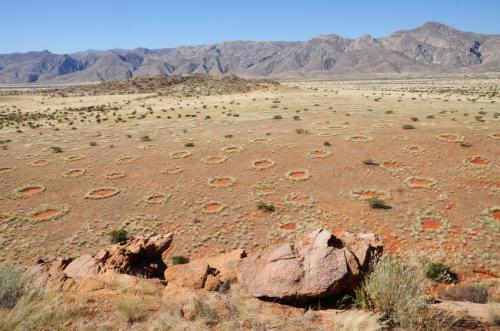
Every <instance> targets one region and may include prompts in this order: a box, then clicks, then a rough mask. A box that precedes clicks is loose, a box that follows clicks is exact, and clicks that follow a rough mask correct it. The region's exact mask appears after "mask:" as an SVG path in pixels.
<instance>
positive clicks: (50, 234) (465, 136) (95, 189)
mask: <svg viewBox="0 0 500 331" xmlns="http://www.w3.org/2000/svg"><path fill="white" fill-rule="evenodd" d="M499 83H500V81H499V80H498V79H488V80H486V79H467V80H405V81H389V80H386V81H336V82H286V83H284V85H285V86H286V88H283V89H282V90H279V91H273V92H252V93H248V94H232V95H222V96H199V97H195V96H193V97H184V98H180V97H175V96H165V95H164V96H158V95H156V94H144V95H137V94H127V95H109V96H77V97H57V98H55V97H50V96H43V95H39V94H33V95H30V94H28V95H19V96H15V95H13V96H0V114H6V113H12V112H13V110H15V109H19V110H22V111H23V112H26V113H33V114H43V113H50V112H54V111H55V110H57V111H58V112H62V111H63V109H64V108H68V107H73V108H80V107H88V106H98V105H104V107H107V108H115V110H112V111H110V112H108V113H107V115H106V117H108V120H107V121H102V122H101V123H97V121H96V117H95V112H94V113H92V112H85V111H82V110H80V111H76V110H73V111H67V116H66V119H62V120H60V122H58V121H57V120H51V119H50V118H39V119H36V118H34V119H33V120H32V122H33V123H38V124H43V126H42V127H40V128H36V129H31V128H29V127H27V126H20V127H19V130H20V131H21V132H18V131H17V130H18V129H17V128H15V126H9V127H5V126H4V127H3V128H2V129H0V140H2V141H3V142H2V144H1V145H0V147H2V146H7V147H4V149H3V150H1V149H0V190H1V197H0V248H1V249H0V261H16V262H19V263H25V264H31V263H33V262H35V261H36V260H37V259H39V258H42V259H46V258H50V257H53V256H77V255H80V254H82V253H85V252H90V253H94V252H95V251H96V249H97V248H98V247H100V246H102V245H105V244H106V243H107V242H108V241H109V237H108V233H109V232H110V231H111V230H113V229H117V228H121V227H125V228H126V229H127V230H128V231H129V233H131V234H135V233H144V232H151V231H159V230H166V231H174V232H175V234H176V238H175V240H174V243H175V246H174V249H173V250H172V252H171V254H173V255H186V256H189V257H191V258H195V257H198V256H202V255H206V254H213V253H218V252H223V251H227V250H230V249H233V248H246V249H248V250H250V251H251V250H254V249H256V248H258V247H263V246H267V245H269V244H272V243H276V242H278V241H283V240H291V239H294V238H295V237H298V236H300V235H301V234H302V233H304V232H307V231H309V230H311V229H315V228H318V227H326V228H329V229H332V230H334V231H342V230H352V231H360V230H366V231H374V232H376V233H378V234H379V235H380V236H381V237H382V238H383V240H384V242H385V244H386V246H387V247H388V248H389V250H391V251H393V252H400V253H405V252H410V254H411V255H413V256H422V257H428V258H432V259H436V260H443V261H445V262H447V263H449V264H451V265H452V266H453V267H454V268H456V269H457V270H460V271H461V273H462V274H463V276H465V277H468V278H470V279H472V278H489V277H496V275H498V272H499V260H498V255H497V254H498V252H499V251H500V247H499V246H500V244H499V239H500V235H499V234H500V232H499V229H500V228H499V225H500V171H499V170H500V166H499V165H500V164H499V162H500V124H499V119H500V106H499V104H500V97H499V95H498V90H499ZM49 109H50V110H49ZM134 111H135V113H133V112H134ZM113 113H114V114H115V115H113ZM143 114H145V115H146V116H145V117H144V118H141V115H143ZM277 115H279V116H277ZM118 117H121V118H122V119H123V120H122V121H118V122H117V118H118ZM130 117H133V118H130ZM412 117H413V119H412ZM49 122H50V124H49ZM403 125H412V126H414V129H404V128H403ZM73 128H74V129H73ZM145 136H148V137H149V139H148V138H144V137H145ZM5 140H10V141H11V142H5ZM52 147H59V148H60V149H62V152H61V153H57V152H55V151H54V149H53V148H52ZM368 159H371V160H373V161H374V163H376V165H366V164H364V163H363V161H364V160H368ZM373 197H378V198H381V199H383V200H384V201H385V203H386V205H388V206H390V207H392V208H391V209H372V208H370V205H369V203H368V202H367V200H366V199H367V198H373ZM258 202H265V203H267V204H272V205H273V206H274V207H275V208H276V210H275V211H274V212H266V211H263V210H259V209H258V208H257V207H256V205H257V203H258Z"/></svg>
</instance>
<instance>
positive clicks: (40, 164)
mask: <svg viewBox="0 0 500 331" xmlns="http://www.w3.org/2000/svg"><path fill="white" fill-rule="evenodd" d="M49 162H50V161H49V160H47V159H39V160H34V161H31V162H30V163H28V165H29V166H30V167H43V166H44V165H47V164H48V163H49Z"/></svg>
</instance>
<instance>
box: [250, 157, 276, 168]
mask: <svg viewBox="0 0 500 331" xmlns="http://www.w3.org/2000/svg"><path fill="white" fill-rule="evenodd" d="M273 165H275V162H274V161H273V160H271V159H261V160H256V161H253V167H254V169H257V170H264V169H269V168H271V167H272V166H273Z"/></svg>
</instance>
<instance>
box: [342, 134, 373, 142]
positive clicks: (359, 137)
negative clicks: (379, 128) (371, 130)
mask: <svg viewBox="0 0 500 331" xmlns="http://www.w3.org/2000/svg"><path fill="white" fill-rule="evenodd" d="M345 140H347V141H354V142H362V143H364V142H368V141H372V140H373V138H372V137H369V136H365V135H361V134H357V135H353V136H348V137H345Z"/></svg>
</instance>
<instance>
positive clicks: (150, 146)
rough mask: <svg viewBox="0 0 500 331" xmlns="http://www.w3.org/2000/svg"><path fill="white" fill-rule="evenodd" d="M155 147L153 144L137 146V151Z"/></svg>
mask: <svg viewBox="0 0 500 331" xmlns="http://www.w3.org/2000/svg"><path fill="white" fill-rule="evenodd" d="M155 147H156V145H154V144H151V145H139V146H137V148H138V149H151V148H155Z"/></svg>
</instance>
